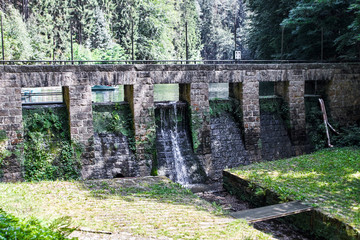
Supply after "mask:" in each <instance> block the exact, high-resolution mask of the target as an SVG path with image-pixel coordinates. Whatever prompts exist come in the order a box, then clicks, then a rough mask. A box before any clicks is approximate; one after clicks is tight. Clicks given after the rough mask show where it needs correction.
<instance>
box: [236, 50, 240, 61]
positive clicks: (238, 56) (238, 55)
mask: <svg viewBox="0 0 360 240" xmlns="http://www.w3.org/2000/svg"><path fill="white" fill-rule="evenodd" d="M235 60H241V51H235Z"/></svg>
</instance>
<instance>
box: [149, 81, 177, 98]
mask: <svg viewBox="0 0 360 240" xmlns="http://www.w3.org/2000/svg"><path fill="white" fill-rule="evenodd" d="M154 101H155V102H168V101H170V102H177V101H179V84H155V85H154Z"/></svg>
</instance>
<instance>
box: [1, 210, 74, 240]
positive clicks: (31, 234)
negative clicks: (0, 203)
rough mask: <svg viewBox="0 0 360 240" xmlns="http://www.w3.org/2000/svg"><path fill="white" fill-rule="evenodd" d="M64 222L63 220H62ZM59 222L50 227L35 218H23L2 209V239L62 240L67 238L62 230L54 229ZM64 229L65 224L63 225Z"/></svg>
mask: <svg viewBox="0 0 360 240" xmlns="http://www.w3.org/2000/svg"><path fill="white" fill-rule="evenodd" d="M61 223H63V222H61ZM58 226H59V225H58V224H55V225H52V226H50V227H49V228H48V227H43V226H42V225H41V224H40V222H39V221H37V220H35V219H31V220H22V219H19V218H16V217H14V216H12V215H10V214H8V213H6V212H4V211H3V210H1V209H0V239H1V240H16V239H23V240H30V239H38V240H62V239H64V240H65V239H68V238H66V237H65V236H64V235H63V234H62V233H61V232H60V231H54V230H56V228H57V227H58ZM62 227H63V228H62V230H64V226H62Z"/></svg>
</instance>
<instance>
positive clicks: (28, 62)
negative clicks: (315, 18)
mask: <svg viewBox="0 0 360 240" xmlns="http://www.w3.org/2000/svg"><path fill="white" fill-rule="evenodd" d="M271 63H272V64H288V63H360V61H355V60H348V61H311V60H5V61H3V60H0V65H86V64H121V65H133V64H176V65H182V64H271Z"/></svg>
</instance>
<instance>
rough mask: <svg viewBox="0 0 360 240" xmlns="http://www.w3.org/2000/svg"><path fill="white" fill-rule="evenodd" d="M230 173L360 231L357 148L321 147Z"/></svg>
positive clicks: (232, 170) (359, 174) (359, 179)
mask: <svg viewBox="0 0 360 240" xmlns="http://www.w3.org/2000/svg"><path fill="white" fill-rule="evenodd" d="M230 172H231V173H233V174H236V175H238V176H239V177H241V178H243V179H246V180H250V181H252V182H254V183H256V184H258V185H260V186H261V187H263V188H267V189H270V190H271V191H273V192H276V193H277V194H278V195H279V196H280V198H281V199H283V200H284V201H286V200H288V199H293V200H302V201H304V202H308V203H310V204H312V205H313V206H316V207H319V208H320V210H321V211H323V212H324V213H326V214H328V215H330V216H332V217H335V218H338V219H339V220H341V221H344V222H346V223H348V224H350V225H351V226H353V227H355V228H356V229H357V230H360V149H359V148H338V149H327V150H321V151H318V152H316V153H314V154H310V155H303V156H300V157H296V158H290V159H285V160H279V161H271V162H264V163H259V164H253V165H249V166H245V167H241V168H236V169H231V170H230Z"/></svg>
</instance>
